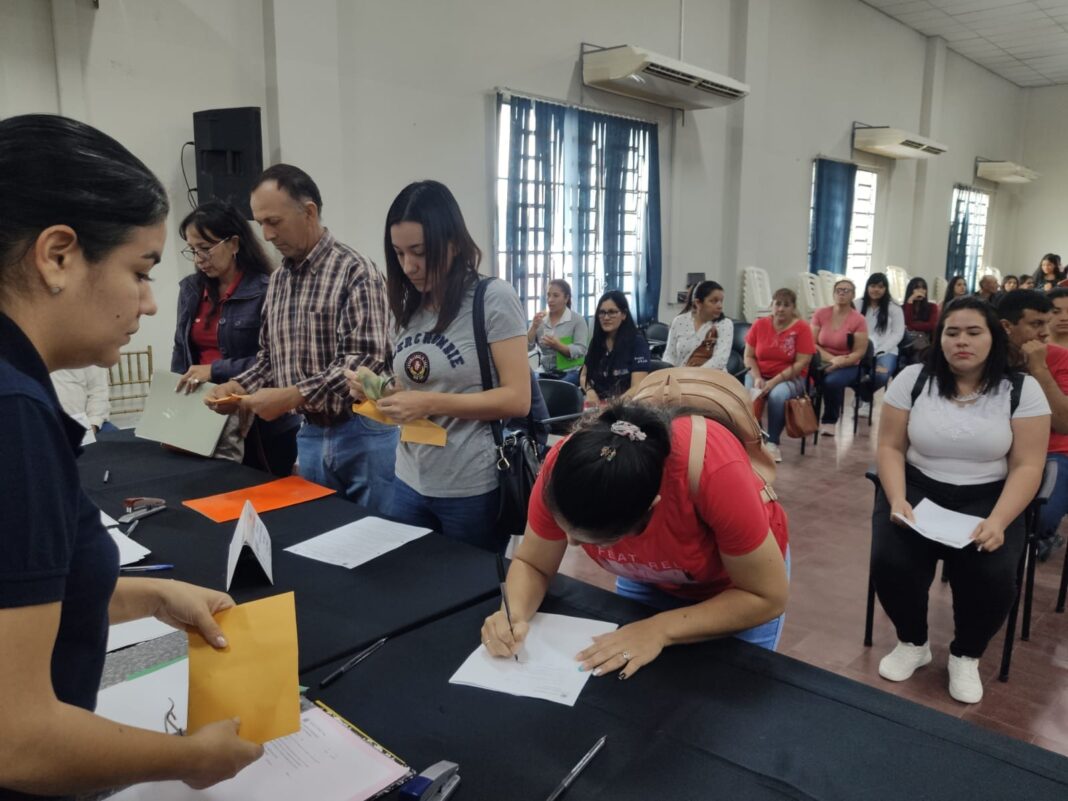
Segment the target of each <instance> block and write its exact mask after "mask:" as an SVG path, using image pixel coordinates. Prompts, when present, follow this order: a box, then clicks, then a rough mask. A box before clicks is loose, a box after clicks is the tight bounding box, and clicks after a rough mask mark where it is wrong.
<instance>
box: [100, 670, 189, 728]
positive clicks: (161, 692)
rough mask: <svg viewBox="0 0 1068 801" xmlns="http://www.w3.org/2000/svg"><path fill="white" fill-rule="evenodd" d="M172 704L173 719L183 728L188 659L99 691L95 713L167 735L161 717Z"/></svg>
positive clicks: (187, 700) (187, 702) (186, 705)
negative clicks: (172, 703)
mask: <svg viewBox="0 0 1068 801" xmlns="http://www.w3.org/2000/svg"><path fill="white" fill-rule="evenodd" d="M172 701H173V702H174V718H175V720H176V722H177V725H178V726H179V728H182V729H184V728H185V721H186V716H187V712H188V709H189V660H188V659H186V658H185V657H182V658H181V659H179V660H178V661H177V662H172V663H171V664H169V665H166V666H164V667H161V668H158V669H156V670H153V671H152V672H151V673H145V674H143V675H140V676H137V677H136V678H133V679H129V680H127V681H124V682H120V683H119V684H116V685H113V686H111V687H108V688H107V689H106V690H101V691H100V693H99V695H97V699H96V714H98V715H100V716H101V717H105V718H108V719H109V720H114V721H116V722H118V723H125V724H126V725H128V726H137V727H138V728H142V729H149V730H151V731H158V732H164V733H166V728H165V727H164V725H163V718H164V717H165V716H166V715H167V711H168V710H169V709H170V708H171V702H172Z"/></svg>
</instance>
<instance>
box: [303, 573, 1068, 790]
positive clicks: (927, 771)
mask: <svg viewBox="0 0 1068 801" xmlns="http://www.w3.org/2000/svg"><path fill="white" fill-rule="evenodd" d="M496 607H497V601H496V600H490V601H487V602H484V603H480V604H477V605H476V606H473V607H471V608H469V609H466V610H463V611H461V612H457V613H455V614H453V615H450V616H448V617H447V618H442V619H439V620H437V621H435V622H433V623H430V624H428V625H425V626H422V627H420V628H418V629H416V630H414V631H410V632H408V633H407V634H405V635H403V636H401V637H398V638H395V639H393V640H391V641H390V642H389V643H387V644H386V646H385V647H383V648H382V649H381V650H379V651H378V652H376V653H375V654H374V655H373V656H371V657H370V658H369V659H368V660H367V661H366V662H364V663H363V664H362V665H360V666H359V667H357V668H356V669H354V670H353V671H352V672H351V673H350V674H348V675H346V676H345V677H344V678H343V679H341V680H339V681H338V682H336V683H335V684H332V685H331V686H330V687H328V688H327V689H326V690H324V691H318V690H317V689H314V688H316V687H317V683H318V680H319V678H321V677H322V675H325V673H326V672H327V671H328V670H329V669H330V667H331V666H327V667H325V668H324V669H321V670H317V671H311V672H310V673H309V674H306V676H305V677H304V678H303V683H304V684H308V685H310V686H311V687H312V688H313V689H312V690H311V691H310V692H309V697H310V698H320V699H322V701H323V702H324V703H326V704H328V705H329V706H331V707H332V708H333V709H335V710H337V711H338V712H339V713H341V714H342V715H344V716H345V717H347V718H348V719H349V720H351V721H352V722H354V723H355V724H356V725H357V726H359V727H360V728H362V729H363V730H364V731H366V732H367V733H368V734H370V735H371V736H372V737H375V738H376V739H378V740H379V741H380V742H382V744H383V745H385V746H386V747H387V748H389V749H390V750H392V751H394V752H395V753H397V754H399V755H400V756H401V757H402V758H404V759H405V760H406V761H408V762H409V763H410V764H411V765H412V766H413V767H415V768H416V769H421V768H423V767H426V766H427V765H429V764H431V763H433V762H436V761H437V760H439V759H449V760H452V761H455V762H458V763H459V764H460V772H461V775H462V777H463V781H462V784H461V786H460V790H459V792H458V795H457V796H456V799H457V801H476V800H480V799H485V801H499V800H500V799H508V800H509V801H526V799H530V801H541V799H544V798H545V797H546V796H547V795H548V793H549V792H550V791H551V790H552V789H553V787H554V786H555V785H556V783H557V782H558V781H559V780H560V779H561V778H562V777H563V776H564V775H565V774H566V773H567V771H568V770H569V769H570V768H571V767H572V765H573V764H574V763H575V762H576V761H577V760H578V759H579V757H581V756H582V754H584V753H585V752H586V750H587V749H588V748H589V747H590V746H592V745H593V743H594V742H595V741H596V740H597V738H598V737H600V736H601V735H602V734H607V735H608V742H607V744H606V746H605V748H604V749H603V750H602V751H601V753H600V754H599V755H598V756H597V758H596V759H595V760H594V761H593V762H592V763H591V764H590V766H589V767H588V768H587V770H586V771H585V773H584V774H583V775H582V776H581V777H580V779H579V780H578V781H577V782H576V784H575V785H574V786H573V787H572V788H571V790H570V791H569V792H568V794H567V796H566V799H567V801H579V800H580V799H613V801H629V800H630V799H633V800H634V801H639V800H640V801H650V800H651V799H672V800H675V799H677V800H678V801H682V800H683V799H694V800H695V801H696V800H697V799H700V800H701V801H705V800H706V799H745V800H746V801H762V800H763V799H806V801H807V800H809V799H821V801H833V800H835V799H842V800H843V801H845V800H846V799H848V800H849V801H854V800H855V799H861V798H865V799H868V798H870V799H880V801H881V800H882V799H902V801H904V800H905V799H908V801H914V800H915V799H940V800H945V799H961V800H962V801H964V800H965V799H967V801H975V799H1027V801H1042V800H1046V799H1048V801H1054V799H1057V800H1058V801H1064V799H1065V798H1068V759H1065V758H1064V757H1061V756H1058V755H1056V754H1053V753H1051V752H1048V751H1044V750H1042V749H1040V748H1037V747H1035V746H1032V745H1028V744H1026V743H1022V742H1018V741H1016V740H1012V739H1009V738H1007V737H1004V736H1002V735H1000V734H995V733H993V732H989V731H986V730H984V729H980V728H978V727H976V726H973V725H971V724H968V723H965V722H963V721H960V720H957V719H956V718H952V717H950V716H948V715H944V714H942V713H940V712H936V711H934V710H930V709H927V708H926V707H922V706H919V705H917V704H914V703H912V702H910V701H906V700H903V699H900V698H897V697H895V696H892V695H889V694H887V693H883V692H881V691H879V690H877V689H875V688H871V687H868V686H865V685H862V684H859V683H857V682H854V681H851V680H849V679H845V678H842V677H840V676H836V675H834V674H832V673H829V672H827V671H824V670H821V669H818V668H815V667H812V666H810V665H806V664H804V663H801V662H798V661H795V660H793V659H790V658H788V657H784V656H781V655H778V654H773V653H770V652H768V651H764V650H762V649H759V648H757V647H755V646H752V645H749V644H747V643H743V642H740V641H737V640H733V639H724V640H719V641H715V642H708V643H702V644H699V645H688V646H684V647H677V648H669V649H667V650H666V651H665V652H664V653H663V654H662V655H661V656H660V658H659V659H657V660H656V661H655V662H654V663H653V664H651V665H649V666H647V667H645V668H643V669H642V670H641V671H639V672H638V673H637V674H636V675H635V676H634V677H632V678H630V679H628V680H627V681H618V680H616V679H615V678H613V677H610V676H606V677H604V678H591V679H590V680H589V682H588V683H587V685H586V688H585V689H584V690H583V692H582V695H581V696H580V698H579V701H578V703H577V704H576V706H575V707H573V708H571V707H566V706H563V705H560V704H555V703H550V702H547V701H541V700H535V699H528V698H515V697H512V696H509V695H504V694H501V693H492V692H488V691H484V690H478V689H475V688H471V687H463V686H459V685H451V684H449V683H448V680H449V678H450V676H452V674H453V673H454V672H455V671H456V669H457V668H458V667H459V666H460V665H461V664H462V662H463V661H464V659H466V658H467V656H468V655H469V654H470V653H471V651H472V650H473V649H474V648H475V647H477V646H478V643H479V627H480V625H481V621H482V619H483V618H484V617H485V616H486V615H487V614H489V613H490V612H492V611H493V610H494V609H495V608H496ZM543 611H547V612H557V613H561V614H571V615H578V616H584V617H597V618H600V619H607V620H613V621H615V622H619V623H624V622H627V621H629V620H633V619H635V618H638V617H643V616H646V615H647V614H648V610H647V609H645V608H643V607H641V606H640V605H637V604H634V603H632V602H630V601H627V600H625V599H622V598H620V597H618V596H615V595H612V594H611V593H607V592H604V591H602V590H598V589H596V588H593V587H590V586H588V585H585V584H581V583H579V582H575V581H572V580H570V579H566V578H563V577H557V578H556V579H555V580H554V583H553V588H552V590H551V592H550V596H549V598H548V599H547V601H546V604H545V605H544V607H543Z"/></svg>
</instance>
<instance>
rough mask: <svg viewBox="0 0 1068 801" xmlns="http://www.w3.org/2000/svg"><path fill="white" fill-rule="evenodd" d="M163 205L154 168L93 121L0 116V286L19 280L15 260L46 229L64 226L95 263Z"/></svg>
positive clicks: (163, 212) (152, 220)
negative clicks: (92, 123) (145, 163)
mask: <svg viewBox="0 0 1068 801" xmlns="http://www.w3.org/2000/svg"><path fill="white" fill-rule="evenodd" d="M169 208H170V205H169V204H168V202H167V193H166V191H165V190H164V189H163V184H161V183H160V182H159V179H158V178H156V176H155V175H153V174H152V171H151V170H149V169H148V167H146V166H145V165H144V164H143V163H142V162H141V161H140V160H139V159H138V158H137V157H136V156H134V155H133V154H132V153H130V151H129V150H127V149H126V148H125V147H123V146H122V145H120V144H119V143H118V142H116V141H115V140H114V139H112V138H111V137H110V136H108V135H107V134H104V133H101V132H100V131H98V130H97V129H96V128H93V127H91V126H89V125H86V124H85V123H83V122H78V121H77V120H72V119H68V118H67V117H60V116H57V115H51V114H26V115H23V116H18V117H8V118H7V119H6V120H0V293H3V294H7V293H8V292H9V291H10V290H12V289H14V288H15V287H16V286H17V285H22V284H23V283H24V282H25V278H26V277H25V276H24V275H22V272H21V270H19V265H20V264H21V262H22V260H23V258H24V257H25V256H26V254H27V253H28V252H29V250H30V248H32V247H33V243H34V241H35V240H36V238H37V237H38V235H40V233H41V231H43V230H44V229H45V228H48V227H49V226H52V225H69V226H70V227H71V228H73V229H74V232H75V233H76V234H77V235H78V244H79V246H80V247H81V250H82V253H84V254H85V258H86V260H87V261H88V262H89V263H90V264H93V263H96V262H99V261H100V260H101V259H102V258H104V257H105V256H106V255H107V254H108V253H110V252H111V251H112V250H114V249H115V248H117V247H119V246H120V245H122V244H124V243H126V242H127V241H128V240H129V239H130V236H131V232H132V230H133V229H135V228H143V227H146V226H150V225H157V224H158V223H160V222H162V221H163V220H165V219H166V217H167V212H168V210H169Z"/></svg>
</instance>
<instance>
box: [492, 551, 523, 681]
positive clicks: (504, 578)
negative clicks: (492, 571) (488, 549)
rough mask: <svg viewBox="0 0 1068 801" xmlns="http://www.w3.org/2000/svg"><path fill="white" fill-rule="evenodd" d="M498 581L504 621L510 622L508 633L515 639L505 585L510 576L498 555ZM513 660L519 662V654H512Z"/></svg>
mask: <svg viewBox="0 0 1068 801" xmlns="http://www.w3.org/2000/svg"><path fill="white" fill-rule="evenodd" d="M497 580H498V581H499V582H500V585H501V602H502V603H503V604H504V619H505V620H507V621H508V631H510V632H511V633H512V639H513V640H514V639H515V630H514V629H513V628H512V610H511V609H510V608H509V607H508V595H507V594H506V593H505V591H504V585H505V584H506V583H507V581H508V574H507V573H505V572H504V559H503V558H502V557H501V555H500V554H497ZM512 659H514V660H515V661H516V662H518V661H519V654H512Z"/></svg>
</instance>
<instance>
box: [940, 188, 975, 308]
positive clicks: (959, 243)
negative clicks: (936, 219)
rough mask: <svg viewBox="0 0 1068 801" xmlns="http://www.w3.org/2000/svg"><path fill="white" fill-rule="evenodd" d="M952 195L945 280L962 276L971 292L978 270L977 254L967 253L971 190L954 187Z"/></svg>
mask: <svg viewBox="0 0 1068 801" xmlns="http://www.w3.org/2000/svg"><path fill="white" fill-rule="evenodd" d="M955 189H956V191H955V192H954V193H953V198H954V202H953V220H952V222H950V224H949V245H948V246H947V248H946V278H947V279H950V278H952V277H953V276H955V275H963V276H964V282H965V284H966V285H967V286H968V289H969V290H971V289H973V288H974V287H975V274H976V272H977V271H978V269H979V264H978V262H979V259H978V253H975V252H973V253H972V254H970V256H969V253H968V234H969V228H970V227H971V190H969V189H967V188H966V187H962V186H958V187H955Z"/></svg>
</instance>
